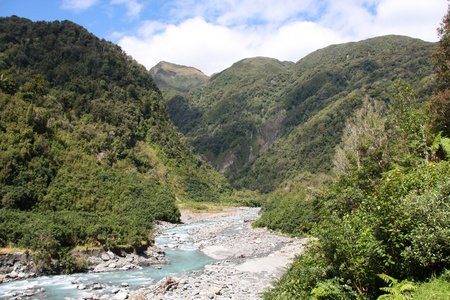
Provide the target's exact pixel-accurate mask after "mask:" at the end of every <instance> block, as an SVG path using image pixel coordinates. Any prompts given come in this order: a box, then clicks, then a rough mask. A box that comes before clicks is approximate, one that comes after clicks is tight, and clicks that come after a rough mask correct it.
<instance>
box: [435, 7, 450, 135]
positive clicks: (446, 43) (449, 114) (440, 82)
mask: <svg viewBox="0 0 450 300" xmlns="http://www.w3.org/2000/svg"><path fill="white" fill-rule="evenodd" d="M438 35H439V37H440V41H439V48H438V49H437V50H436V51H435V52H434V53H433V56H432V58H433V63H434V67H435V69H436V73H437V76H436V82H437V88H436V90H435V92H434V95H433V97H432V99H431V101H430V113H431V115H432V117H433V125H434V128H435V130H437V131H441V130H442V131H444V133H445V134H446V135H450V91H449V88H450V6H449V8H448V10H447V14H446V15H445V16H444V18H443V19H442V23H441V27H440V28H438Z"/></svg>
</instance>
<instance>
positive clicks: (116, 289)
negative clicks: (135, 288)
mask: <svg viewBox="0 0 450 300" xmlns="http://www.w3.org/2000/svg"><path fill="white" fill-rule="evenodd" d="M120 291H121V290H120V289H119V288H113V289H112V291H111V293H113V294H117V293H118V292H120Z"/></svg>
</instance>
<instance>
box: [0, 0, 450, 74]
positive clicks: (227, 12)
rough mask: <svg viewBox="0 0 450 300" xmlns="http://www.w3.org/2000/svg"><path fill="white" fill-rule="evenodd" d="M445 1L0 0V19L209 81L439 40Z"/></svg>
mask: <svg viewBox="0 0 450 300" xmlns="http://www.w3.org/2000/svg"><path fill="white" fill-rule="evenodd" d="M447 5H448V2H447V1H446V0H203V1H200V0H0V15H1V16H11V15H17V16H19V17H25V18H29V19H31V20H33V21H41V20H45V21H54V20H70V21H73V22H75V23H77V24H79V25H81V26H83V27H85V28H86V29H87V30H89V31H90V32H92V33H94V34H95V35H96V36H98V37H100V38H104V39H106V40H109V41H112V42H114V43H116V44H119V45H120V46H121V47H122V48H123V49H124V50H125V52H126V53H127V54H129V55H131V56H133V57H134V58H135V59H136V60H137V61H138V62H140V63H142V64H144V65H145V66H146V67H147V68H151V67H153V66H154V65H156V64H157V63H158V62H159V61H162V60H164V61H169V62H173V63H176V64H181V65H187V66H193V67H196V68H198V69H200V70H202V71H203V72H204V73H206V74H208V75H211V74H212V73H215V72H220V71H222V70H223V69H225V68H227V67H229V66H231V64H233V63H234V62H236V61H238V60H240V59H243V58H246V57H255V56H268V57H273V58H277V59H279V60H290V61H294V62H295V61H298V60H299V59H301V58H302V57H304V56H305V55H307V54H308V53H311V52H312V51H315V50H317V49H319V48H323V47H326V46H328V45H330V44H337V43H344V42H349V41H358V40H363V39H366V38H371V37H375V36H380V35H386V34H400V35H407V36H411V37H414V38H420V39H422V40H426V41H433V42H434V41H437V40H438V37H437V33H436V28H437V27H438V26H439V24H440V21H441V19H442V17H443V16H444V15H445V13H446V11H447Z"/></svg>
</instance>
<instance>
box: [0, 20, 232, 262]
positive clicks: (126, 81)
mask: <svg viewBox="0 0 450 300" xmlns="http://www.w3.org/2000/svg"><path fill="white" fill-rule="evenodd" d="M0 74H1V81H0V214H1V216H0V246H6V245H8V244H13V245H17V246H21V247H24V248H28V249H31V250H36V251H38V252H43V253H46V254H45V255H47V254H48V255H56V256H58V253H59V251H60V250H61V249H64V248H67V247H74V246H77V245H83V244H92V245H98V246H104V247H113V246H117V245H131V246H133V247H135V248H138V247H140V246H141V244H142V243H148V242H150V241H151V239H152V237H151V235H149V230H150V228H151V226H152V225H151V224H152V221H153V220H154V219H159V220H166V221H171V222H176V221H178V220H179V216H180V213H179V211H178V208H177V207H176V205H175V199H176V198H178V199H180V200H192V201H205V200H208V201H220V200H221V199H223V198H224V197H228V196H229V195H231V189H230V187H229V185H228V183H227V182H226V180H225V179H224V178H223V177H222V176H221V175H219V174H218V173H216V172H215V171H214V170H213V169H212V168H211V167H210V166H209V165H208V164H207V163H206V162H205V161H203V160H202V159H201V158H199V157H198V156H196V155H194V154H193V151H192V149H191V147H190V146H189V145H188V144H187V143H185V141H184V139H183V137H182V136H181V135H179V134H178V133H177V132H176V130H175V127H174V126H173V124H172V122H171V121H170V119H169V116H168V113H167V105H166V103H165V101H164V100H163V98H162V96H161V93H160V92H159V90H158V88H157V87H156V85H155V83H154V81H153V79H152V78H151V76H150V74H149V72H147V71H146V70H145V68H144V67H143V66H141V65H139V64H137V63H136V62H135V61H134V60H132V59H131V58H130V57H128V56H127V55H125V53H123V51H122V50H121V49H120V47H118V46H116V45H114V44H112V43H110V42H106V41H105V40H100V39H98V38H96V37H95V36H93V35H92V34H90V33H88V32H87V31H86V30H85V29H84V28H82V27H80V26H78V25H76V24H74V23H71V22H69V21H63V22H58V21H56V22H36V23H33V22H31V21H29V20H27V19H23V18H18V17H15V16H13V17H10V18H1V19H0ZM31 228H35V229H36V230H30V229H31ZM37 229H39V230H37ZM60 256H62V254H61V255H60ZM60 258H61V257H60Z"/></svg>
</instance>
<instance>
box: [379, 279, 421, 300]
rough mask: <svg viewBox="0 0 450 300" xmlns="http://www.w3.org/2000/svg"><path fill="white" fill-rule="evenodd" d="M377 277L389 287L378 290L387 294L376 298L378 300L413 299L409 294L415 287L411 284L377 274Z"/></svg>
mask: <svg viewBox="0 0 450 300" xmlns="http://www.w3.org/2000/svg"><path fill="white" fill-rule="evenodd" d="M378 277H380V278H381V279H383V281H384V282H386V283H387V284H389V287H382V288H380V290H382V291H383V292H387V294H384V295H381V296H380V297H378V300H383V299H387V300H410V299H413V298H412V296H411V293H412V292H413V291H414V290H415V289H416V285H415V284H414V283H413V282H410V281H407V280H403V281H401V282H398V280H397V279H395V278H393V277H391V276H389V275H386V274H378Z"/></svg>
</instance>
